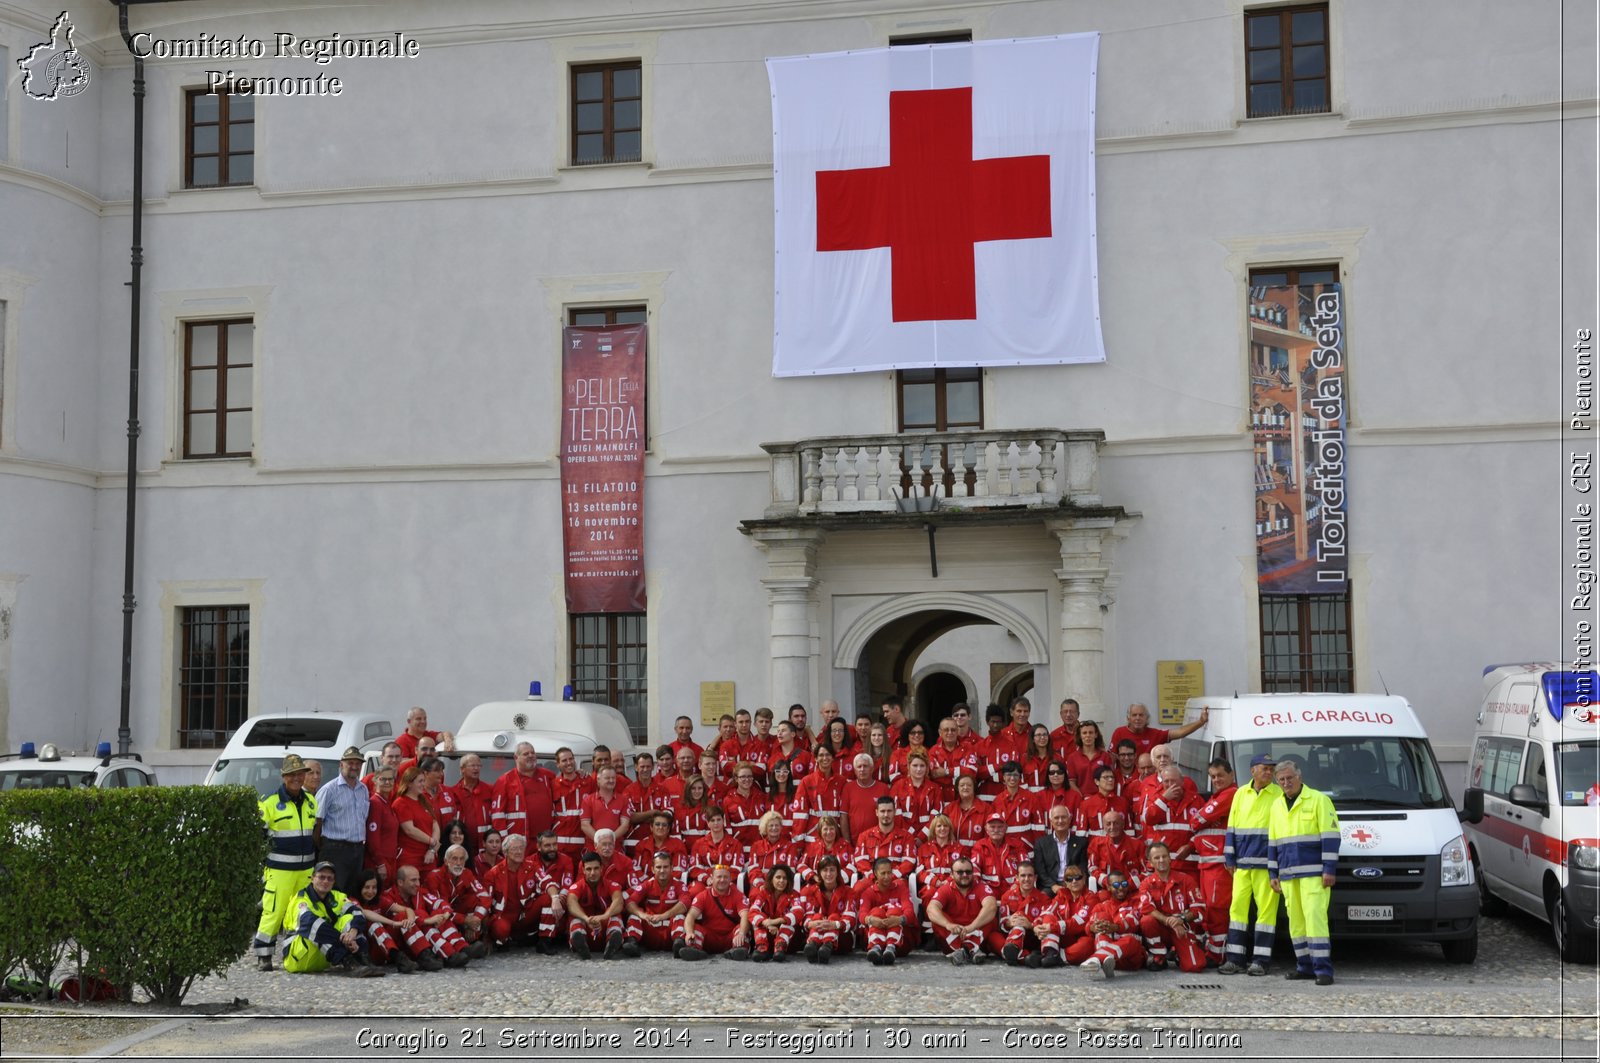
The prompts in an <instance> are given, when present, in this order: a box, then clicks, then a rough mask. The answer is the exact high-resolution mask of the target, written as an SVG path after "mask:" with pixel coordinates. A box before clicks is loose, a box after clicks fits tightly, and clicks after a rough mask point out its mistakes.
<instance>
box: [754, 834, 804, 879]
mask: <svg viewBox="0 0 1600 1063" xmlns="http://www.w3.org/2000/svg"><path fill="white" fill-rule="evenodd" d="M799 863H800V860H799V852H798V850H797V849H796V847H795V843H794V842H792V841H790V840H789V839H788V838H782V837H780V838H779V839H778V840H777V841H775V842H769V841H767V839H765V838H757V839H756V843H755V844H754V845H752V846H750V856H749V857H748V858H747V859H746V860H745V867H746V869H747V870H748V873H749V875H750V876H751V878H747V879H746V880H745V881H746V883H749V882H752V881H754V880H755V879H757V878H765V877H766V876H767V872H768V871H771V870H772V869H773V868H775V867H777V866H778V865H779V864H786V865H788V868H789V870H790V871H794V870H795V869H796V868H797V867H798V866H799ZM791 877H793V876H791Z"/></svg>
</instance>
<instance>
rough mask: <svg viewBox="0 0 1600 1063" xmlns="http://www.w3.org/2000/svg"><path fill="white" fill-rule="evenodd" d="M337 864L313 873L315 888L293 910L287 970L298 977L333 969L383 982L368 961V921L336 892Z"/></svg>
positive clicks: (324, 865) (308, 889)
mask: <svg viewBox="0 0 1600 1063" xmlns="http://www.w3.org/2000/svg"><path fill="white" fill-rule="evenodd" d="M334 877H335V875H334V867H333V864H331V863H329V862H328V861H326V860H324V861H322V863H320V864H318V865H317V866H316V867H315V868H314V869H313V870H312V872H311V885H309V886H307V887H306V888H305V889H303V890H301V891H300V892H299V893H298V894H297V895H296V896H295V899H294V903H293V904H292V905H291V906H290V908H289V920H288V925H289V926H291V927H292V928H293V930H294V936H293V937H291V938H290V939H289V943H288V944H287V945H286V946H284V950H283V969H284V970H286V971H291V972H295V973H310V972H313V971H325V970H327V969H328V968H329V967H333V968H334V969H336V970H338V971H339V972H340V973H342V974H348V975H351V976H352V977H356V978H381V977H383V972H382V971H381V970H379V969H378V968H376V967H374V966H372V964H371V961H370V960H368V959H367V946H368V942H367V933H366V931H367V920H366V917H365V916H363V915H362V914H361V909H360V908H359V907H358V906H357V905H356V903H355V902H354V901H352V900H351V899H350V898H348V897H346V896H345V895H344V894H342V893H340V892H339V891H337V890H335V889H334V888H333V880H334Z"/></svg>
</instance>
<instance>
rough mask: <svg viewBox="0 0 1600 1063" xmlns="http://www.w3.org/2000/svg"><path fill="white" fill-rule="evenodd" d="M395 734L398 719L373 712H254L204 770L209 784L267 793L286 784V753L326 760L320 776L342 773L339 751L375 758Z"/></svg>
mask: <svg viewBox="0 0 1600 1063" xmlns="http://www.w3.org/2000/svg"><path fill="white" fill-rule="evenodd" d="M393 738H394V723H393V722H392V721H390V720H389V719H388V718H387V717H384V716H379V715H378V714H377V713H372V712H302V713H294V714H290V713H278V714H275V715H270V716H252V717H250V718H249V719H248V720H246V721H245V722H244V723H243V724H242V725H240V727H239V729H238V730H237V731H235V732H234V733H233V737H232V738H230V739H228V744H227V746H226V747H225V748H224V749H223V750H222V754H221V756H219V757H217V761H216V763H215V764H213V765H212V766H211V770H210V771H209V772H208V773H206V780H205V781H206V785H207V786H218V785H225V784H235V785H240V786H249V787H251V788H252V789H254V790H255V791H256V793H258V794H260V795H261V796H262V797H266V796H267V795H268V794H270V793H272V792H273V791H275V790H277V789H278V787H279V786H281V785H282V784H283V776H282V775H281V774H280V772H281V770H282V768H283V758H284V757H285V756H287V755H288V754H290V753H296V754H299V756H300V758H301V759H302V760H304V761H306V762H307V763H308V764H309V763H310V762H311V761H313V760H316V761H320V762H321V763H322V781H323V782H327V781H328V780H329V779H332V778H333V777H334V776H335V775H338V774H339V754H341V753H343V752H344V751H345V750H346V749H349V748H350V747H351V746H355V747H356V748H357V749H359V750H361V751H362V752H363V753H371V754H372V756H373V757H376V756H377V754H378V753H379V752H381V751H382V749H383V744H384V743H385V742H388V741H391V740H392V739H393Z"/></svg>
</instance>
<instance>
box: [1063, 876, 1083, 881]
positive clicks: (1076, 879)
mask: <svg viewBox="0 0 1600 1063" xmlns="http://www.w3.org/2000/svg"><path fill="white" fill-rule="evenodd" d="M1062 881H1063V882H1082V881H1083V876H1082V875H1067V876H1066V877H1064V878H1063V879H1062Z"/></svg>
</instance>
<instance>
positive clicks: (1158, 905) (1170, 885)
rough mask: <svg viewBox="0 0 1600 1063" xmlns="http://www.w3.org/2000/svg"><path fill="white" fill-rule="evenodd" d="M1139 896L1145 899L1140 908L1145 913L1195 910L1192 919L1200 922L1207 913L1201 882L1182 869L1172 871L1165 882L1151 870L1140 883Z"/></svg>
mask: <svg viewBox="0 0 1600 1063" xmlns="http://www.w3.org/2000/svg"><path fill="white" fill-rule="evenodd" d="M1139 897H1140V899H1141V900H1142V901H1143V903H1142V904H1141V905H1140V909H1139V910H1140V911H1141V912H1142V913H1143V914H1145V915H1149V914H1150V913H1152V912H1160V913H1162V914H1163V915H1178V914H1180V913H1182V912H1193V913H1194V915H1195V918H1194V919H1193V920H1191V921H1192V922H1199V920H1200V918H1201V917H1202V916H1204V915H1205V913H1206V905H1205V898H1203V897H1202V896H1201V895H1200V883H1198V882H1196V881H1195V880H1194V877H1193V876H1192V875H1186V874H1184V873H1183V872H1182V871H1174V872H1172V874H1171V876H1170V877H1169V878H1168V879H1167V880H1166V881H1165V882H1163V881H1161V879H1160V878H1158V877H1157V876H1156V874H1155V873H1154V872H1151V873H1150V874H1149V875H1147V876H1145V880H1144V881H1143V882H1141V883H1139Z"/></svg>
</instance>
